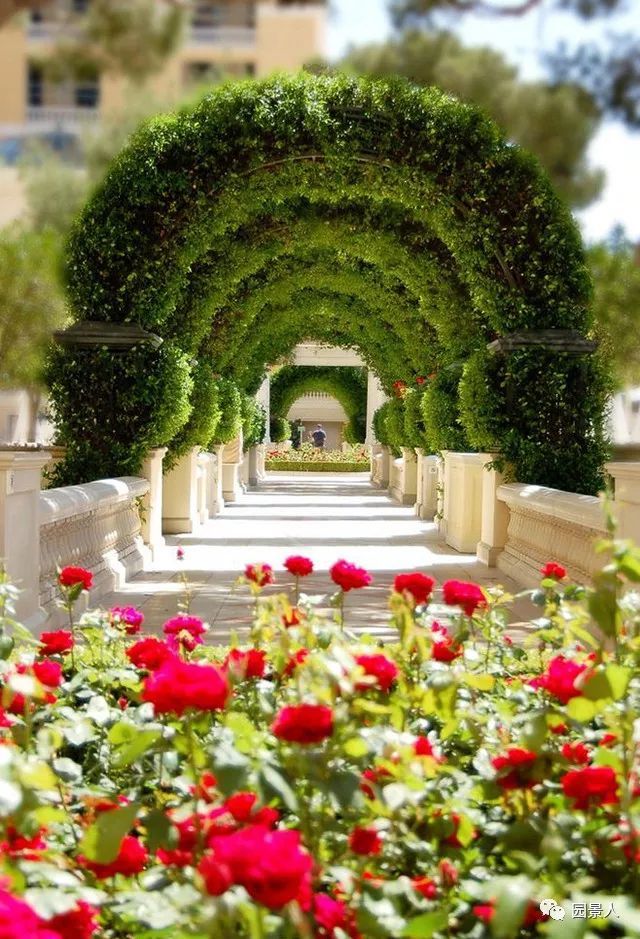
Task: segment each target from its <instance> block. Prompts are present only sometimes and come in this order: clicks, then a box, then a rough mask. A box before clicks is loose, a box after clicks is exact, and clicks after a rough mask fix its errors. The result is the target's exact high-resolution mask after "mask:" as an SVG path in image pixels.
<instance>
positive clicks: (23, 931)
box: [0, 889, 60, 939]
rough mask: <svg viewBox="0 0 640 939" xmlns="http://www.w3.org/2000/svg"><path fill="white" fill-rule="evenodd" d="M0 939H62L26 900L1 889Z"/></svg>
mask: <svg viewBox="0 0 640 939" xmlns="http://www.w3.org/2000/svg"><path fill="white" fill-rule="evenodd" d="M0 939H60V934H59V933H57V932H54V931H53V930H52V929H49V924H48V923H43V922H42V920H40V919H39V918H38V916H37V915H36V913H35V912H34V911H33V910H32V909H31V907H30V906H28V905H27V904H26V903H25V902H24V900H20V899H19V898H18V897H13V896H11V894H10V893H9V892H8V891H7V890H3V889H0Z"/></svg>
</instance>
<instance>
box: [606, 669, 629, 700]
mask: <svg viewBox="0 0 640 939" xmlns="http://www.w3.org/2000/svg"><path fill="white" fill-rule="evenodd" d="M606 675H607V680H608V682H609V685H610V686H611V696H612V698H613V700H614V701H620V700H621V699H622V698H624V696H625V695H626V693H627V688H628V687H629V682H630V681H631V669H630V668H625V667H624V665H615V664H613V663H612V664H611V665H607V668H606Z"/></svg>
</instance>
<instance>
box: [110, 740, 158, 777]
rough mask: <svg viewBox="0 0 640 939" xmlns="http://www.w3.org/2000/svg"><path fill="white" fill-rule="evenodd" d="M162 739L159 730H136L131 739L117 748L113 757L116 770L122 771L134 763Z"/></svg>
mask: <svg viewBox="0 0 640 939" xmlns="http://www.w3.org/2000/svg"><path fill="white" fill-rule="evenodd" d="M161 737H162V731H161V730H136V731H135V736H134V737H133V739H132V740H131V741H130V742H129V743H127V744H124V745H123V746H121V747H119V748H118V749H117V750H116V751H115V753H114V757H113V765H114V766H115V767H116V769H124V768H125V767H127V766H131V764H132V763H135V761H136V760H138V759H139V758H140V757H141V756H142V755H143V754H144V753H146V752H147V751H148V750H150V749H151V747H152V746H153V745H154V743H156V742H157V741H158V740H159V739H160V738H161Z"/></svg>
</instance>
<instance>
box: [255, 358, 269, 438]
mask: <svg viewBox="0 0 640 939" xmlns="http://www.w3.org/2000/svg"><path fill="white" fill-rule="evenodd" d="M256 401H257V402H258V404H260V405H261V406H262V407H263V408H264V410H265V412H266V415H267V425H266V429H265V434H264V443H271V435H270V433H269V425H270V423H271V378H270V377H269V375H267V377H266V378H265V380H264V381H263V382H262V384H261V385H260V387H259V388H258V393H257V394H256Z"/></svg>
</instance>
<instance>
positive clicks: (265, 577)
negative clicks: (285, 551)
mask: <svg viewBox="0 0 640 939" xmlns="http://www.w3.org/2000/svg"><path fill="white" fill-rule="evenodd" d="M244 576H245V577H246V578H247V580H250V581H251V582H252V583H254V584H257V585H258V587H266V586H267V584H273V583H275V577H274V575H273V568H272V567H271V565H270V564H247V566H246V567H245V569H244Z"/></svg>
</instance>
